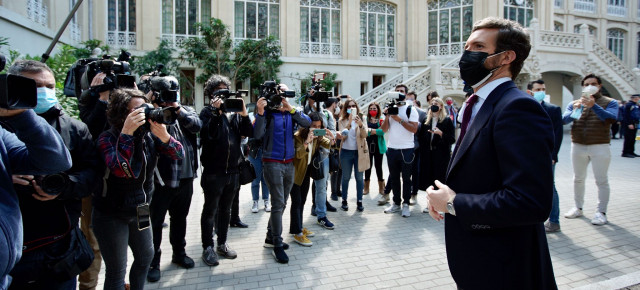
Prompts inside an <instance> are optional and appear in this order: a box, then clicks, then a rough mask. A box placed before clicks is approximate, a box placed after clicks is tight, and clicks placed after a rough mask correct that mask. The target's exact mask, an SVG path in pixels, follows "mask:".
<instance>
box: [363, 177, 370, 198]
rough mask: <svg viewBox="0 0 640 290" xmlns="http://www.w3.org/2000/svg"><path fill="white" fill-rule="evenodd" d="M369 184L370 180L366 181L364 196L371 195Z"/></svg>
mask: <svg viewBox="0 0 640 290" xmlns="http://www.w3.org/2000/svg"><path fill="white" fill-rule="evenodd" d="M369 182H370V180H365V181H364V191H363V192H362V194H363V195H367V194H369Z"/></svg>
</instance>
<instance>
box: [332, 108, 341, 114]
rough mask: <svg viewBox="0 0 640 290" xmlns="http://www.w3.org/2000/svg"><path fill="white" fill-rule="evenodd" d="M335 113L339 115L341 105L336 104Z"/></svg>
mask: <svg viewBox="0 0 640 290" xmlns="http://www.w3.org/2000/svg"><path fill="white" fill-rule="evenodd" d="M333 114H334V115H338V114H340V107H338V106H336V109H335V110H334V113H333Z"/></svg>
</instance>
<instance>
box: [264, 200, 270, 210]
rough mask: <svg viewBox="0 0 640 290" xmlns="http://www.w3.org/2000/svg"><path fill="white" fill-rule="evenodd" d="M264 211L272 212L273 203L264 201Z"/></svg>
mask: <svg viewBox="0 0 640 290" xmlns="http://www.w3.org/2000/svg"><path fill="white" fill-rule="evenodd" d="M264 211H266V212H270V211H271V203H270V202H269V200H268V199H265V200H264Z"/></svg>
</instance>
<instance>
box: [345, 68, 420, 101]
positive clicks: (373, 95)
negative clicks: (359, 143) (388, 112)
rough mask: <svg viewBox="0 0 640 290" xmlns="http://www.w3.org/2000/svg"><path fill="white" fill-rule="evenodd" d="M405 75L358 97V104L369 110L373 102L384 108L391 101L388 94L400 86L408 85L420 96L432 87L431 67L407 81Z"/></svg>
mask: <svg viewBox="0 0 640 290" xmlns="http://www.w3.org/2000/svg"><path fill="white" fill-rule="evenodd" d="M404 75H405V74H403V73H400V74H398V75H396V76H394V77H392V78H391V79H389V80H387V81H386V82H384V83H382V84H380V85H379V86H377V87H376V88H375V89H373V90H371V91H369V92H367V93H366V94H364V95H361V96H359V97H356V98H355V101H356V102H358V105H360V108H367V107H368V106H369V105H370V104H371V103H373V102H376V103H378V104H380V105H381V106H383V107H384V104H385V103H387V102H388V101H390V100H389V98H388V97H387V93H388V92H392V91H394V90H395V88H396V86H397V85H399V84H404V85H406V86H407V87H408V88H409V91H416V93H418V96H421V95H424V94H426V92H427V90H429V88H430V87H431V86H430V80H431V68H430V67H427V68H425V69H423V70H422V71H420V72H418V73H417V74H415V75H412V76H410V77H409V78H408V79H406V80H404Z"/></svg>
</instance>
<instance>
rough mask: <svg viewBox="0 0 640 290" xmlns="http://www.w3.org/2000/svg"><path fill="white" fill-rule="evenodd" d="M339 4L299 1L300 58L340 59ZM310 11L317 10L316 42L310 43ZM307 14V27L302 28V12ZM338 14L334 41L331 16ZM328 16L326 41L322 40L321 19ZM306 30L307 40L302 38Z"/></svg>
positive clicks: (324, 0) (334, 1)
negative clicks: (321, 57) (336, 32)
mask: <svg viewBox="0 0 640 290" xmlns="http://www.w3.org/2000/svg"><path fill="white" fill-rule="evenodd" d="M341 8H342V7H341V3H340V0H300V56H307V57H313V56H323V57H329V58H341V57H342V47H341V45H340V43H341V37H342V15H341ZM312 9H317V10H318V13H319V19H318V35H319V38H320V39H318V41H312V31H311V29H312V23H311V12H312ZM305 10H306V12H307V14H306V15H307V20H306V21H307V27H303V25H302V22H303V19H302V15H303V11H305ZM336 12H337V13H338V23H337V25H338V36H337V37H336V38H337V39H334V36H333V29H334V28H335V27H334V26H333V25H334V23H333V21H332V20H333V14H334V13H336ZM327 14H328V21H329V26H328V30H329V32H328V36H329V37H328V39H322V35H323V30H322V19H323V17H327V16H326V15H327ZM305 30H306V36H307V38H306V39H304V38H303V33H304V31H305Z"/></svg>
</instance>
